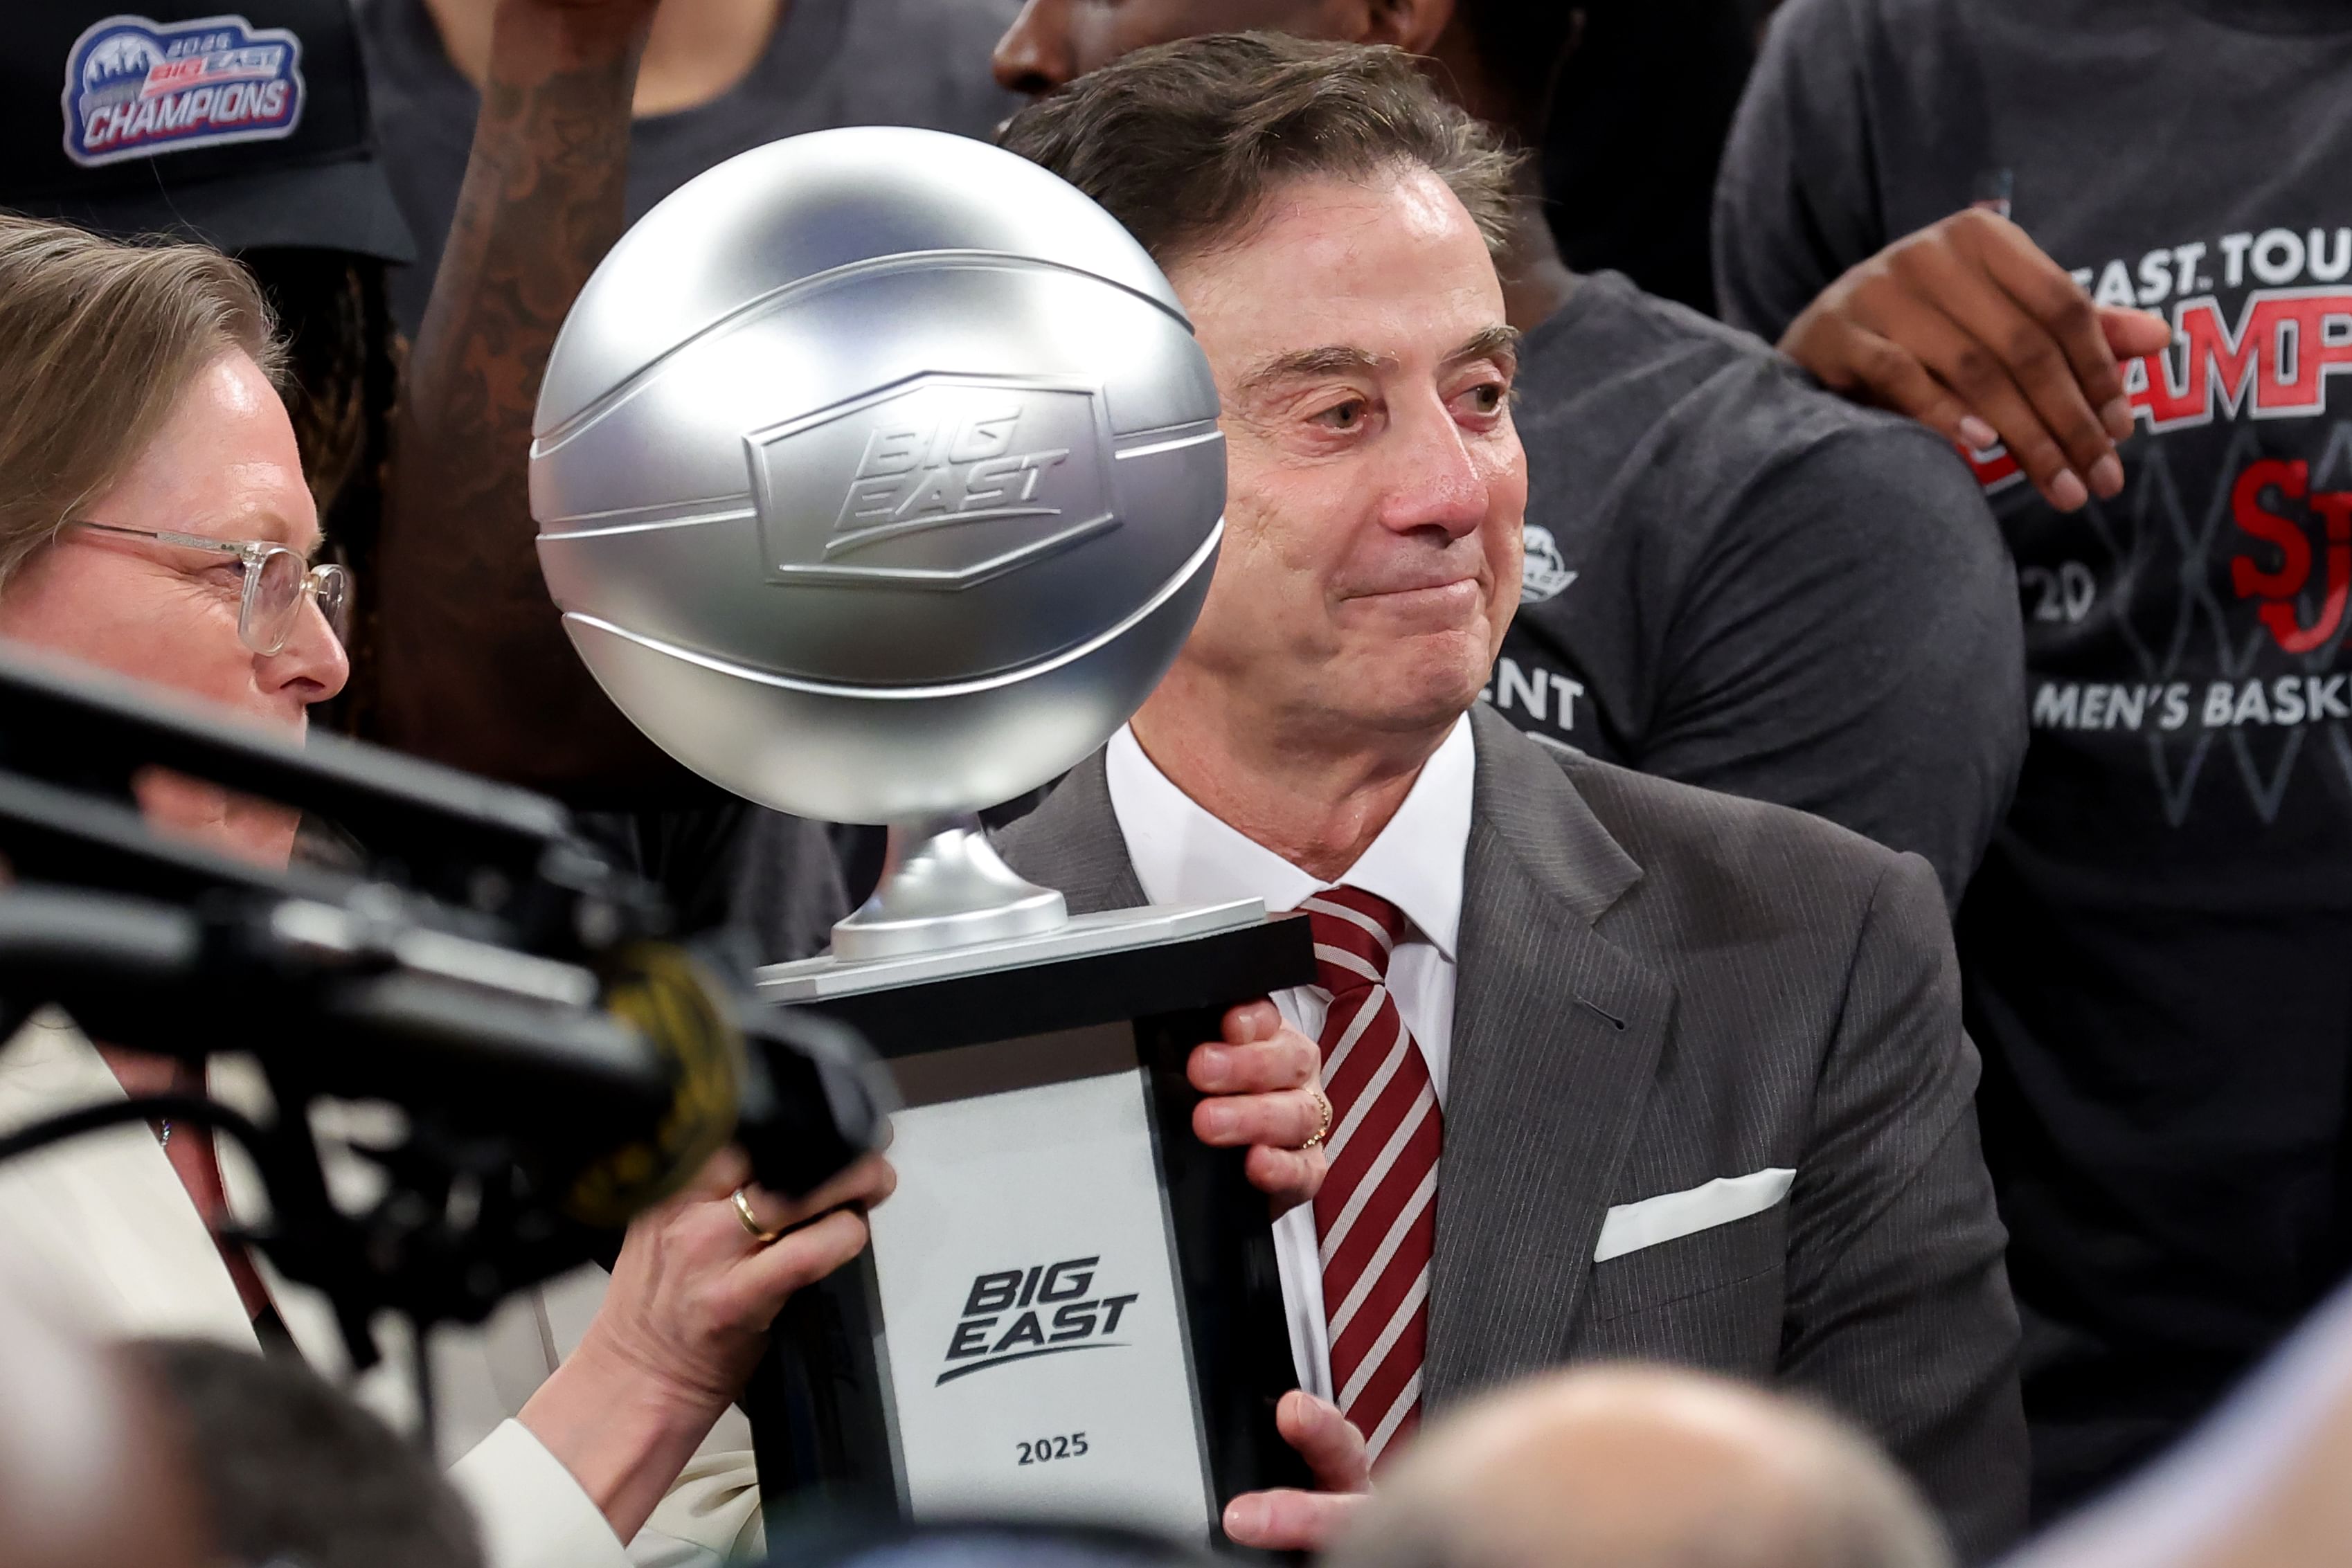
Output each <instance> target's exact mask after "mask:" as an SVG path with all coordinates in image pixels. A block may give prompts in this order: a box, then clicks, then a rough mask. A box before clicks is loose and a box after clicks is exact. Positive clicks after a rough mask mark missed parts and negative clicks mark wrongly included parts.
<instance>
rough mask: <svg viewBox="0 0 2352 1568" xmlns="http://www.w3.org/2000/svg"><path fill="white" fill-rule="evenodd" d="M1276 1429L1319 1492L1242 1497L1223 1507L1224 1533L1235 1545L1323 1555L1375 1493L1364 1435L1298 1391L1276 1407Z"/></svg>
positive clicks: (1261, 1493) (1290, 1491) (1256, 1493)
mask: <svg viewBox="0 0 2352 1568" xmlns="http://www.w3.org/2000/svg"><path fill="white" fill-rule="evenodd" d="M1274 1424H1275V1426H1276V1427H1277V1428H1278V1429H1280V1431H1281V1433H1282V1436H1283V1439H1284V1440H1285V1441H1286V1442H1287V1443H1289V1445H1290V1446H1291V1447H1292V1448H1296V1449H1297V1450H1298V1455H1299V1458H1303V1459H1305V1460H1306V1461H1307V1473H1308V1474H1309V1475H1312V1476H1313V1477H1314V1478H1315V1490H1313V1491H1299V1490H1296V1489H1293V1488H1289V1487H1283V1488H1278V1489H1276V1490H1272V1491H1252V1492H1244V1493H1242V1495H1241V1496H1239V1497H1237V1498H1235V1499H1234V1500H1233V1501H1231V1502H1229V1503H1227V1504H1225V1534H1226V1536H1227V1537H1228V1538H1230V1539H1231V1540H1232V1542H1234V1545H1236V1546H1254V1547H1256V1548H1259V1549H1260V1550H1262V1551H1266V1552H1320V1551H1322V1550H1323V1548H1324V1547H1326V1546H1328V1544H1330V1542H1331V1539H1332V1538H1333V1537H1334V1536H1335V1535H1337V1534H1338V1533H1339V1530H1340V1528H1341V1527H1342V1526H1343V1525H1345V1524H1346V1523H1347V1521H1348V1519H1349V1515H1350V1514H1351V1513H1353V1512H1354V1511H1355V1510H1356V1509H1357V1508H1359V1507H1360V1506H1361V1505H1362V1503H1363V1501H1364V1500H1365V1498H1367V1497H1369V1496H1370V1494H1371V1490H1372V1466H1371V1458H1370V1453H1369V1451H1368V1450H1367V1449H1366V1448H1365V1447H1364V1435H1363V1434H1362V1433H1361V1432H1359V1431H1357V1430H1356V1428H1355V1427H1354V1425H1353V1424H1352V1423H1351V1422H1349V1419H1348V1418H1347V1417H1346V1416H1342V1415H1340V1414H1339V1406H1337V1405H1334V1404H1332V1403H1331V1402H1330V1401H1329V1400H1328V1399H1318V1398H1317V1397H1315V1396H1313V1395H1312V1394H1309V1393H1307V1392H1306V1391H1305V1390H1304V1389H1297V1388H1294V1389H1292V1390H1291V1391H1290V1392H1289V1393H1287V1394H1286V1395H1284V1396H1282V1403H1281V1404H1279V1405H1277V1406H1275V1409H1274Z"/></svg>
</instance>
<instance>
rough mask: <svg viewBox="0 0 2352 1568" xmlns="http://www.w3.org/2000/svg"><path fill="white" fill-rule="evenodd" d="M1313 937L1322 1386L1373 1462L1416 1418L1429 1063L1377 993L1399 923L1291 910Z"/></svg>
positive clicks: (1358, 904)
mask: <svg viewBox="0 0 2352 1568" xmlns="http://www.w3.org/2000/svg"><path fill="white" fill-rule="evenodd" d="M1299 907H1300V908H1301V909H1304V910H1305V911H1306V912H1307V921H1308V924H1309V926H1310V928H1311V929H1312V931H1313V933H1314V937H1315V963H1316V970H1317V982H1318V984H1319V985H1320V986H1321V987H1322V988H1324V989H1325V990H1327V991H1328V992H1330V993H1331V1009H1330V1011H1329V1012H1328V1013H1327V1014H1325V1015H1324V1019H1323V1040H1322V1046H1323V1092H1325V1093H1326V1094H1328V1096H1330V1100H1331V1132H1330V1135H1329V1136H1328V1138H1327V1139H1326V1140H1325V1149H1326V1153H1327V1154H1328V1157H1329V1160H1330V1165H1329V1168H1328V1172H1327V1174H1326V1175H1325V1176H1324V1178H1323V1188H1322V1190H1321V1191H1320V1192H1318V1194H1317V1195H1316V1197H1315V1229H1316V1232H1317V1234H1318V1236H1319V1237H1320V1238H1321V1250H1322V1258H1323V1313H1324V1318H1325V1321H1326V1322H1328V1325H1329V1327H1330V1333H1331V1387H1332V1391H1333V1392H1334V1393H1335V1394H1337V1395H1338V1396H1339V1408H1340V1410H1341V1411H1342V1412H1344V1413H1345V1414H1346V1416H1347V1417H1348V1419H1349V1420H1350V1421H1352V1422H1354V1423H1355V1424H1356V1426H1357V1427H1358V1428H1359V1429H1360V1430H1361V1431H1362V1432H1363V1434H1364V1437H1365V1440H1366V1441H1367V1442H1368V1443H1369V1444H1370V1447H1371V1457H1372V1458H1373V1459H1374V1461H1375V1462H1377V1461H1378V1460H1379V1458H1380V1457H1381V1453H1382V1452H1383V1451H1384V1450H1385V1449H1386V1448H1388V1447H1389V1445H1390V1444H1391V1443H1393V1442H1394V1441H1396V1439H1398V1438H1399V1437H1404V1436H1405V1435H1407V1434H1408V1433H1410V1432H1411V1431H1412V1429H1413V1427H1415V1426H1416V1425H1418V1424H1419V1421H1420V1418H1421V1363H1422V1352H1423V1348H1424V1346H1425V1345H1426V1344H1427V1343H1428V1339H1429V1259H1430V1253H1431V1250H1432V1249H1433V1245H1434V1243H1435V1241H1436V1238H1437V1152H1438V1146H1439V1145H1440V1143H1441V1142H1442V1140H1443V1135H1444V1118H1443V1116H1442V1115H1441V1114H1440V1113H1439V1111H1438V1108H1437V1092H1436V1090H1435V1089H1434V1088H1433V1086H1432V1084H1431V1082H1430V1079H1429V1063H1428V1062H1427V1061H1424V1060H1423V1058H1422V1054H1421V1047H1420V1046H1419V1045H1417V1044H1416V1043H1414V1040H1413V1038H1412V1032H1411V1031H1410V1030H1407V1029H1406V1028H1405V1026H1404V1016H1403V1015H1402V1013H1400V1012H1398V1011H1397V1005H1396V998H1393V997H1391V995H1390V994H1389V988H1388V973H1389V955H1390V953H1391V951H1392V950H1393V949H1394V948H1395V946H1396V945H1397V943H1398V942H1399V941H1401V940H1402V938H1403V936H1404V932H1405V925H1406V922H1405V917H1404V912H1403V911H1402V910H1401V909H1399V908H1397V906H1396V905H1395V904H1391V903H1390V902H1389V901H1388V900H1386V899H1384V898H1376V897H1374V896H1373V895H1372V894H1369V893H1364V892H1360V891H1359V890H1358V889H1356V888H1352V887H1335V888H1329V889H1327V890H1326V891H1324V892H1322V893H1318V894H1316V895H1315V896H1314V897H1312V898H1310V899H1308V900H1307V902H1306V903H1304V904H1300V905H1299Z"/></svg>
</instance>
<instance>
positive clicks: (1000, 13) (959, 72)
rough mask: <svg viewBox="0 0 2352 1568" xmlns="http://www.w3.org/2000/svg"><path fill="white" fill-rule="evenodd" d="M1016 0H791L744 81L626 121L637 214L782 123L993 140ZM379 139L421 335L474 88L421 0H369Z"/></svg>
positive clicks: (796, 127) (409, 301)
mask: <svg viewBox="0 0 2352 1568" xmlns="http://www.w3.org/2000/svg"><path fill="white" fill-rule="evenodd" d="M1019 9H1020V5H1019V0H786V3H785V10H784V16H783V19H782V22H781V23H779V25H778V26H777V27H776V30H775V34H774V36H773V37H771V38H770V39H769V40H768V47H767V49H766V51H765V52H764V53H762V54H761V57H760V58H759V60H758V61H757V62H755V63H754V64H753V66H752V67H751V70H750V71H749V72H747V73H746V74H745V76H744V78H743V79H742V80H741V81H739V82H737V83H736V84H735V85H734V86H733V87H731V88H730V89H728V90H727V91H726V92H724V93H722V94H720V95H719V97H718V98H716V99H712V100H711V101H710V102H709V103H707V104H703V105H701V106H700V107H698V108H695V109H688V110H681V111H679V112H678V113H676V114H665V115H658V116H656V117H654V118H651V119H646V120H638V121H637V122H636V123H635V126H634V127H633V128H632V129H631V131H630V136H629V187H628V216H629V221H630V222H631V223H635V222H636V220H637V219H638V218H640V217H643V216H644V215H645V214H646V210H647V209H648V208H650V207H651V206H653V204H655V203H656V202H658V201H660V200H661V199H662V198H663V197H664V196H667V195H668V194H669V193H671V192H672V191H675V190H677V188H678V187H679V186H680V185H683V184H685V183H687V182H688V180H691V179H692V178H694V176H696V175H697V174H699V173H701V172H703V171H704V170H705V169H708V168H709V167H710V166H711V165H712V164H714V163H720V162H725V161H726V160H728V159H730V158H732V157H733V156H735V154H737V153H738V152H748V151H750V150H751V148H754V147H757V146H760V145H761V144H762V143H764V142H769V141H776V140H777V139H778V138H780V137H785V136H798V135H800V134H802V133H803V132H804V131H826V130H830V129H832V128H833V127H835V126H841V125H915V126H922V127H925V128H928V129H929V130H933V131H954V132H956V133H957V134H959V135H963V136H973V137H979V138H981V139H982V140H986V139H987V138H989V137H990V136H992V134H993V132H994V131H995V129H996V126H997V124H998V122H1000V121H1001V120H1003V119H1004V117H1005V116H1007V115H1009V114H1011V113H1012V112H1013V110H1015V109H1018V108H1019V107H1020V106H1021V100H1020V99H1018V98H1016V97H1015V96H1013V94H1011V93H1008V92H1006V91H1004V90H1003V89H1002V88H999V87H998V86H997V85H996V83H995V81H994V80H993V79H992V78H991V77H990V75H989V65H988V57H989V51H990V50H991V49H992V48H993V47H995V45H996V40H997V38H998V37H1000V36H1001V35H1002V34H1003V31H1004V29H1005V28H1006V26H1009V25H1010V24H1011V23H1012V20H1013V16H1014V14H1015V13H1016V12H1018V11H1019ZM360 27H361V39H362V44H363V46H364V47H365V50H366V55H367V66H368V94H369V99H370V102H371V103H372V104H373V108H374V110H375V123H376V144H377V152H378V156H380V157H381V158H382V159H383V163H384V166H385V171H386V172H387V173H388V174H389V175H390V176H391V179H392V189H393V194H394V197H395V198H396V199H397V200H398V202H399V203H400V210H401V215H402V216H404V217H405V218H406V219H407V220H408V227H409V232H410V233H412V234H414V235H415V236H416V264H415V266H413V267H394V268H393V269H392V282H391V292H392V313H393V319H394V320H395V321H397V322H398V323H399V325H400V329H401V330H402V331H404V332H405V333H407V334H408V335H409V336H410V337H412V338H414V337H415V335H416V329H417V326H418V324H419V323H420V322H422V321H423V320H424V319H425V299H426V298H427V297H428V296H429V295H430V294H431V293H432V292H433V271H434V268H435V267H436V266H437V265H438V264H439V261H440V256H441V247H442V246H444V245H445V244H446V243H447V242H448V238H449V223H450V219H451V217H452V216H453V215H454V214H456V212H457V187H458V185H459V184H460V183H462V182H463V181H464V179H465V176H466V155H467V152H468V150H469V149H470V148H471V147H472V146H473V141H474V117H475V114H476V112H477V110H478V108H479V106H480V99H479V97H478V95H477V94H476V93H475V91H474V89H473V88H472V87H471V86H470V85H468V84H467V81H466V78H463V77H461V76H459V75H458V74H457V68H456V67H454V66H452V65H451V64H450V63H449V57H448V55H447V53H446V51H445V50H444V49H443V47H442V45H441V36H440V34H439V32H438V31H437V30H436V28H435V27H434V26H433V19H432V17H431V16H428V15H427V14H426V12H425V5H424V3H423V0H360Z"/></svg>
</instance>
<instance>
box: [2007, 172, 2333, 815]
mask: <svg viewBox="0 0 2352 1568" xmlns="http://www.w3.org/2000/svg"><path fill="white" fill-rule="evenodd" d="M2277 217H2278V221H2277V222H2276V223H2274V224H2272V225H2266V226H2260V227H2256V226H2240V227H2233V228H2231V229H2230V230H2229V231H2228V232H2216V233H2212V234H2209V235H2179V236H2174V235H2163V236H2148V237H2149V240H2150V243H2147V244H2145V245H2139V246H2133V247H2131V248H2130V249H2129V252H2128V254H2122V255H2105V256H2102V255H2088V256H2086V255H2081V254H2077V255H2074V256H2068V255H2065V254H2063V252H2061V253H2060V254H2059V256H2058V259H2059V260H2060V262H2061V264H2062V265H2065V266H2069V267H2071V268H2072V269H2073V271H2074V277H2075V279H2076V280H2077V281H2078V282H2079V283H2081V284H2082V285H2083V286H2084V287H2085V288H2086V289H2088V290H2090V291H2091V293H2092V296H2093V298H2095V299H2096V300H2097V302H2098V303H2100V304H2102V305H2118V306H2130V307H2136V308H2141V309H2148V310H2155V311H2158V312H2159V313H2161V314H2164V315H2166V316H2167V317H2168V318H2169V319H2170V320H2171V322H2172V325H2173V341H2172V343H2171V345H2170V346H2169V347H2168V349H2166V350H2163V351H2162V352H2160V353H2157V354H2151V355H2148V356H2147V357H2146V358H2144V359H2140V360H2137V361H2131V362H2129V363H2128V364H2127V365H2126V367H2125V384H2126V393H2127V396H2128V398H2129V400H2130V402H2131V405H2132V408H2133V410H2134V412H2135V413H2136V414H2137V418H2138V422H2139V433H2138V435H2137V439H2136V440H2135V441H2133V442H2131V443H2129V444H2127V445H2126V463H2127V465H2128V468H2129V472H2130V483H2129V485H2128V486H2127V487H2126V490H2125V492H2124V494H2123V495H2121V496H2120V497H2116V499H2115V500H2113V501H2109V502H2105V503H2104V504H2095V505H2093V506H2092V507H2087V508H2085V509H2084V512H2083V513H2081V514H2079V515H2077V516H2076V517H2071V518H2060V517H2056V516H2055V515H2054V514H2052V515H2049V516H2046V517H2040V518H2030V517H2021V516H2019V515H2017V514H2018V511H2019V510H2020V509H2021V508H2023V507H2027V506H2029V505H2031V503H2030V500H2029V497H2030V492H2028V493H2025V494H2012V492H2020V491H2021V490H2022V486H2021V478H2022V476H2021V474H2020V472H2019V470H2018V468H2017V465H2016V463H2015V461H2014V460H2013V459H2011V457H2010V456H2009V455H2007V454H2006V453H2005V452H2002V451H2001V450H2000V449H1999V448H1995V449H1993V450H1991V451H1990V452H1983V453H1977V454H1973V455H1971V458H1970V461H1971V463H1972V464H1973V465H1974V466H1975V468H1976V471H1977V474H1978V476H1979V479H1980V480H1981V481H1982V482H1983V483H1984V485H1985V486H1986V489H1987V491H1988V493H1989V494H1990V495H1991V496H1993V497H1995V498H1996V499H1995V505H1996V506H1997V507H2000V509H2001V510H2003V511H2004V512H2005V513H2010V514H2011V515H2010V516H2009V517H2007V518H2006V519H2005V520H2006V522H2007V523H2008V527H2009V531H2010V535H2011V543H2012V545H2013V546H2014V547H2015V548H2016V550H2017V557H2018V565H2019V577H2020V584H2021V588H2022V590H2023V591H2024V595H2025V602H2024V609H2025V615H2026V620H2027V632H2028V639H2029V646H2030V647H2031V649H2032V683H2031V689H2030V692H2029V701H2030V703H2031V713H2032V725H2033V727H2034V728H2035V730H2036V731H2037V732H2042V733H2044V734H2047V733H2048V732H2063V733H2065V734H2067V735H2070V736H2074V737H2088V736H2097V737H2104V741H2105V745H2103V746H2102V747H2101V749H2105V748H2106V747H2107V746H2113V747H2123V748H2127V749H2129V750H2131V751H2133V752H2135V753H2137V757H2138V758H2139V759H2140V760H2139V762H2138V765H2137V769H2136V770H2137V771H2141V772H2142V773H2143V774H2144V777H2145V781H2146V784H2147V788H2148V789H2151V790H2153V791H2154V799H2155V803H2156V804H2157V806H2158V809H2159V810H2161V812H2162V815H2163V818H2164V820H2165V821H2166V822H2167V823H2168V825H2170V826H2172V827H2175V828H2179V827H2182V826H2185V825H2188V824H2189V821H2190V820H2191V818H2192V816H2194V815H2195V814H2196V813H2197V811H2198V810H2199V802H2200V799H2203V798H2205V797H2206V796H2207V795H2209V794H2210V792H2212V791H2215V790H2217V789H2218V790H2222V791H2225V792H2227V793H2228V794H2230V795H2231V796H2232V797H2234V799H2233V800H2231V805H2232V806H2239V805H2242V806H2243V807H2244V808H2245V809H2246V810H2249V811H2250V812H2251V813H2252V817H2253V818H2254V819H2256V820H2257V821H2260V822H2261V823H2263V824H2269V823H2272V822H2273V821H2275V820H2276V819H2277V818H2278V816H2279V813H2280V811H2281V810H2282V807H2283V805H2284V800H2285V796H2286V793H2287V790H2288V787H2289V784H2290V782H2291V780H2292V779H2294V776H2295V775H2296V773H2297V771H2298V770H2299V769H2301V768H2312V767H2321V768H2330V769H2334V770H2336V772H2337V777H2336V779H2334V780H2331V781H2330V787H2331V789H2352V736H2347V733H2346V728H2345V725H2346V721H2347V720H2352V682H2347V674H2346V673H2345V672H2344V671H2342V670H2339V669H2338V667H2337V664H2338V655H2339V653H2340V652H2341V650H2342V647H2343V644H2344V639H2345V634H2346V631H2347V625H2346V621H2347V616H2346V610H2347V603H2346V601H2347V591H2352V424H2347V421H2346V420H2344V419H2342V418H2334V419H2331V418H2330V417H2329V407H2328V405H2329V399H2330V394H2331V392H2333V391H2334V390H2335V388H2336V378H2337V377H2338V376H2339V375H2341V374H2343V373H2345V372H2347V371H2352V226H2347V225H2340V224H2333V223H2322V222H2317V221H2314V220H2313V219H2312V218H2311V217H2310V216H2308V215H2306V214H2284V213H2282V214H2277ZM2337 395H2339V396H2340V395H2341V394H2337ZM2012 502H2014V503H2016V505H2015V506H2012V505H2011V503H2012ZM2032 509H2033V510H2035V511H2046V508H2041V507H2032ZM2021 525H2023V526H2021ZM2108 760H2109V761H2110V762H2111V763H2112V762H2114V761H2117V760H2120V758H2116V757H2113V756H2111V757H2110V758H2108ZM2200 786H2201V788H2200ZM2233 814H2234V812H2233Z"/></svg>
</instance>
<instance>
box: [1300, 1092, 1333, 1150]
mask: <svg viewBox="0 0 2352 1568" xmlns="http://www.w3.org/2000/svg"><path fill="white" fill-rule="evenodd" d="M1307 1092H1308V1093H1309V1094H1312V1095H1314V1096H1315V1105H1316V1108H1317V1109H1318V1110H1319V1111H1321V1112H1322V1113H1323V1124H1322V1125H1321V1126H1319V1127H1318V1128H1316V1129H1315V1135H1314V1136H1313V1137H1311V1138H1309V1139H1307V1141H1306V1142H1305V1143H1303V1144H1301V1145H1298V1146H1299V1147H1300V1148H1301V1149H1311V1148H1314V1147H1316V1146H1317V1145H1319V1144H1321V1143H1322V1142H1323V1137H1324V1134H1327V1133H1328V1132H1330V1130H1331V1101H1330V1098H1329V1096H1328V1095H1326V1094H1325V1093H1324V1092H1323V1091H1321V1090H1320V1089H1309V1090H1308V1091H1307Z"/></svg>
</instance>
